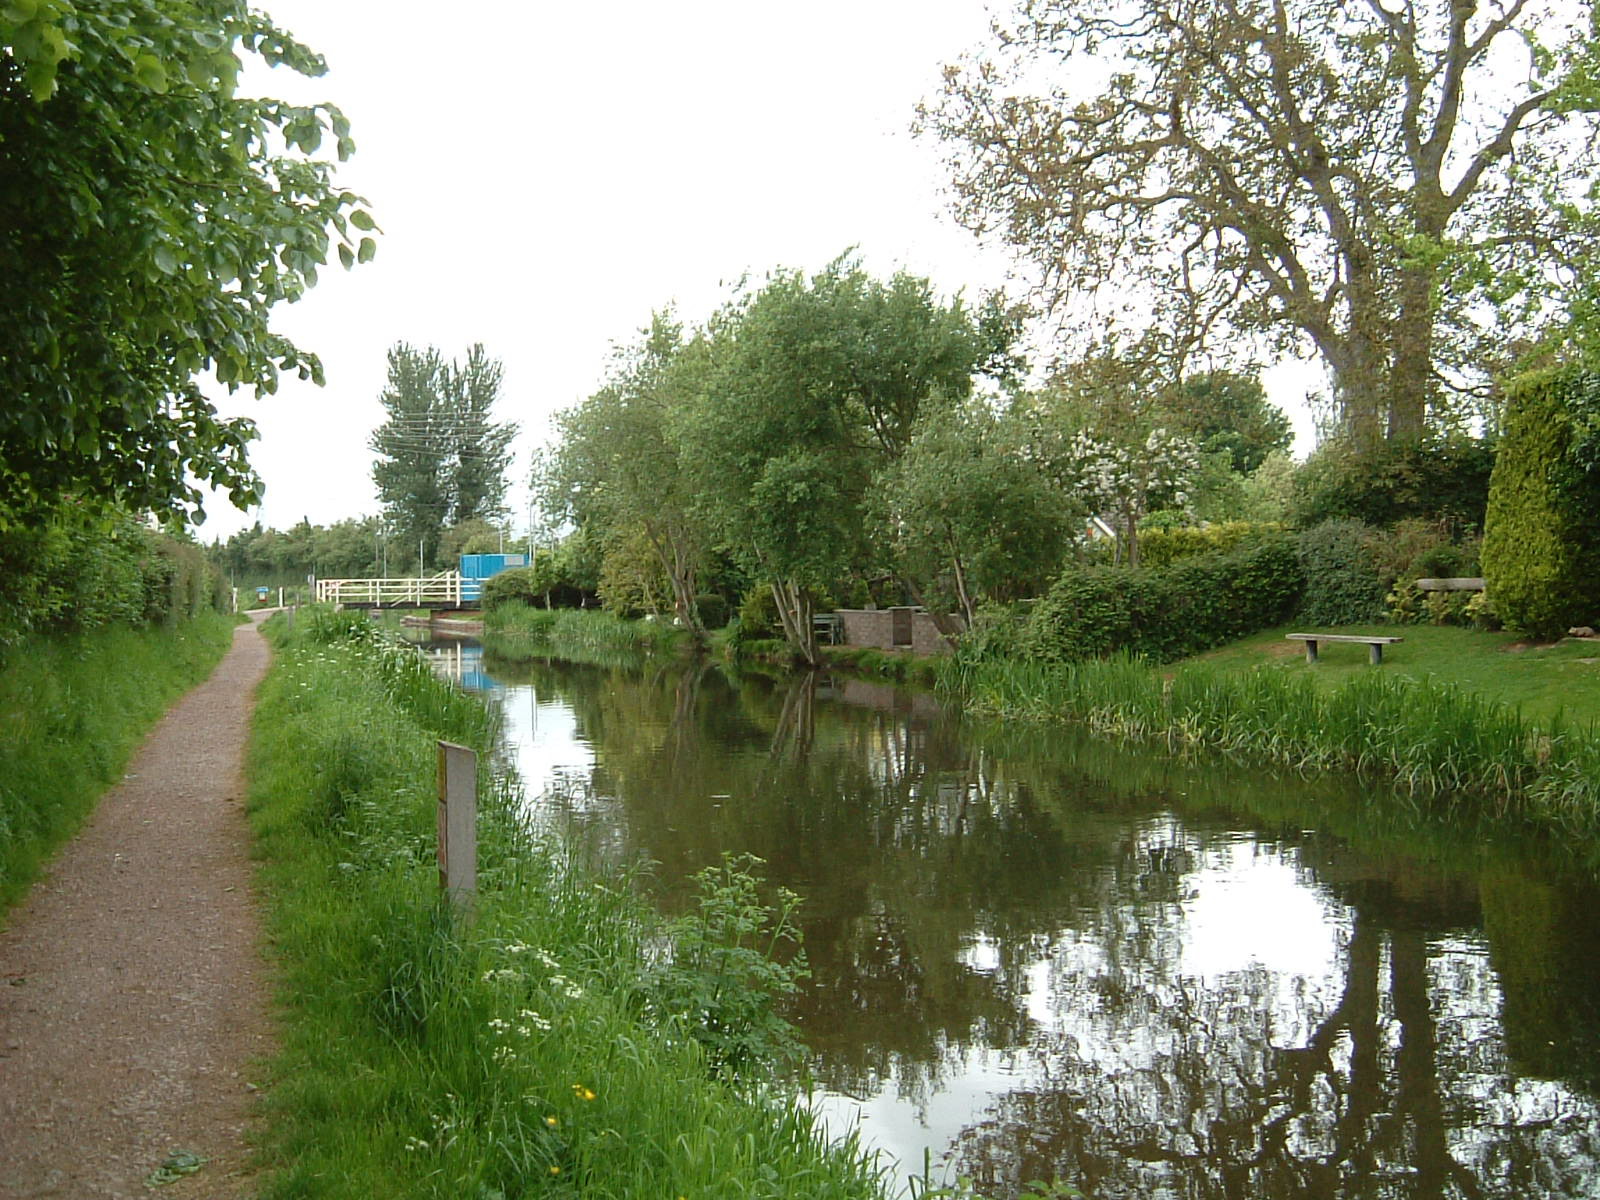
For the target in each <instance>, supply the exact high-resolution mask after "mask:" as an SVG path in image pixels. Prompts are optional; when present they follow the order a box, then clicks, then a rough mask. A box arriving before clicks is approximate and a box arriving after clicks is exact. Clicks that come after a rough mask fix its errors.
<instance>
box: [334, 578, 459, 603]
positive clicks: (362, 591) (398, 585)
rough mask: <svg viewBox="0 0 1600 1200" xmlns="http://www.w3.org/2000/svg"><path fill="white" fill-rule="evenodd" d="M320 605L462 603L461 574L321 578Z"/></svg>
mask: <svg viewBox="0 0 1600 1200" xmlns="http://www.w3.org/2000/svg"><path fill="white" fill-rule="evenodd" d="M317 603H319V604H335V605H338V604H351V605H355V604H359V605H362V606H376V607H379V608H404V607H405V606H406V605H408V604H410V605H416V606H418V607H423V606H426V605H430V604H460V603H461V572H459V571H443V572H441V573H440V574H438V575H434V576H432V577H431V578H428V579H319V580H317Z"/></svg>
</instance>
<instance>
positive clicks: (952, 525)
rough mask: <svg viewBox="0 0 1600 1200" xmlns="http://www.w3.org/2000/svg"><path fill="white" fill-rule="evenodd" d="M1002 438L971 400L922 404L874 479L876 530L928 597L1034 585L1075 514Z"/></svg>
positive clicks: (1028, 591)
mask: <svg viewBox="0 0 1600 1200" xmlns="http://www.w3.org/2000/svg"><path fill="white" fill-rule="evenodd" d="M1015 449H1016V448H1015V446H1013V445H1010V444H1008V439H1007V436H1006V430H1005V428H1004V425H1003V423H1002V422H1001V420H1000V419H999V418H997V417H996V416H995V415H994V414H993V413H992V412H991V411H990V410H989V408H988V407H987V406H985V405H983V404H981V403H967V404H952V405H942V406H938V407H934V406H929V408H928V410H927V411H926V412H925V413H924V415H923V416H922V418H921V419H920V420H919V423H918V425H917V427H916V432H915V433H914V434H913V436H912V438H911V442H910V445H909V446H907V448H906V451H905V453H904V454H903V455H901V456H900V458H899V459H898V460H897V461H896V462H894V463H892V464H891V465H890V466H889V467H888V468H887V469H886V470H885V471H884V472H882V473H881V474H880V475H879V477H878V479H877V481H876V483H875V486H874V490H875V493H876V495H875V499H874V507H875V508H876V509H877V510H878V520H879V527H880V528H881V529H882V531H883V533H882V540H883V541H884V542H886V543H888V544H889V545H891V546H892V547H893V548H894V551H895V557H896V561H897V564H898V565H899V567H900V569H901V571H902V572H903V574H904V576H905V577H906V578H908V579H911V580H914V581H915V582H916V584H917V586H918V588H919V590H920V591H921V593H922V596H923V598H924V599H925V601H926V603H928V604H929V605H937V606H938V607H939V608H940V609H941V610H948V609H950V608H955V607H959V608H960V610H961V612H962V613H963V615H964V616H965V617H966V619H967V620H968V621H969V622H970V621H971V619H972V618H973V616H974V613H975V611H976V608H977V605H978V604H979V602H980V601H982V600H993V601H997V602H1000V603H1005V602H1007V601H1010V600H1016V599H1020V598H1021V597H1023V596H1033V595H1037V594H1038V593H1039V592H1040V591H1041V590H1042V588H1043V586H1044V584H1045V582H1046V581H1047V580H1048V578H1049V575H1050V572H1051V571H1053V570H1054V569H1055V568H1056V566H1057V565H1058V564H1059V563H1060V561H1061V559H1062V557H1063V555H1064V553H1065V551H1066V547H1067V544H1068V542H1069V540H1070V538H1071V537H1072V534H1073V533H1074V532H1075V529H1076V525H1077V523H1078V521H1079V520H1081V519H1082V516H1083V508H1082V506H1081V504H1078V503H1077V502H1076V500H1075V498H1073V497H1063V496H1062V495H1060V494H1059V493H1058V492H1056V491H1055V489H1053V488H1052V487H1051V486H1050V484H1049V482H1048V480H1047V479H1046V478H1045V476H1044V475H1043V474H1041V473H1040V472H1039V471H1038V470H1036V469H1035V468H1034V467H1033V466H1032V465H1030V464H1029V463H1027V462H1025V461H1024V460H1023V459H1022V458H1021V457H1020V456H1018V455H1017V454H1016V452H1015Z"/></svg>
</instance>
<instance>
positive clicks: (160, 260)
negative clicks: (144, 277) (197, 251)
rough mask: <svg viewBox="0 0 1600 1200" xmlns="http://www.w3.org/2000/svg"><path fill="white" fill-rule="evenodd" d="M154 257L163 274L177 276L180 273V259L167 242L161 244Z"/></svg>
mask: <svg viewBox="0 0 1600 1200" xmlns="http://www.w3.org/2000/svg"><path fill="white" fill-rule="evenodd" d="M154 257H155V260H156V266H157V267H159V268H160V269H161V272H162V273H163V274H165V275H176V274H177V273H178V257H177V255H175V254H173V252H172V247H171V246H169V245H167V244H166V243H165V242H163V243H161V245H159V246H157V247H156V252H155V256H154Z"/></svg>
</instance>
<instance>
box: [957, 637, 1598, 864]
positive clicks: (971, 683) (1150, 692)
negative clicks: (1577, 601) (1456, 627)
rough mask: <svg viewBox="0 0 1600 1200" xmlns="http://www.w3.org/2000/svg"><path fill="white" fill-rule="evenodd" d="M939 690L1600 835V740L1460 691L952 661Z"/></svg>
mask: <svg viewBox="0 0 1600 1200" xmlns="http://www.w3.org/2000/svg"><path fill="white" fill-rule="evenodd" d="M941 687H942V688H943V689H944V690H945V691H946V692H949V693H954V694H957V695H959V696H960V697H961V698H962V699H963V700H964V702H965V703H967V704H968V705H969V706H970V707H971V708H973V709H974V710H976V711H978V712H980V713H986V714H990V715H999V716H1006V717H1020V718H1028V719H1034V720H1071V721H1079V722H1082V723H1083V724H1084V725H1086V726H1087V727H1088V728H1089V729H1091V730H1092V731H1094V732H1096V733H1100V734H1104V735H1108V736H1114V737H1126V738H1141V739H1159V740H1161V741H1163V742H1165V743H1166V745H1167V746H1168V747H1170V748H1172V749H1188V748H1197V749H1198V748H1203V749H1209V750H1215V751H1220V752H1222V753H1224V754H1228V755H1232V756H1237V757H1241V758H1247V759H1253V760H1256V761H1264V762H1273V763H1279V764H1282V765H1286V766H1289V767H1293V768H1296V769H1302V770H1326V769H1349V770H1355V771H1360V772H1370V773H1374V774H1377V775H1381V776H1384V777H1387V778H1390V779H1392V780H1393V781H1394V782H1395V783H1396V784H1397V785H1398V786H1399V787H1400V788H1402V789H1403V790H1405V791H1407V792H1409V793H1411V794H1413V795H1418V796H1427V797H1432V798H1434V800H1435V801H1436V802H1437V803H1442V804H1445V805H1454V804H1457V803H1459V802H1461V801H1463V800H1466V799H1468V798H1476V799H1477V800H1479V801H1487V802H1489V803H1490V804H1491V805H1492V806H1493V807H1494V808H1495V809H1496V810H1497V811H1499V812H1501V813H1506V814H1512V815H1517V816H1520V817H1524V818H1527V819H1530V820H1533V821H1536V822H1538V823H1540V824H1545V825H1551V826H1555V827H1557V828H1561V829H1566V830H1571V831H1576V832H1583V833H1592V832H1595V831H1600V734H1597V732H1596V730H1595V729H1593V728H1579V727H1576V726H1572V725H1569V724H1567V723H1565V722H1561V721H1556V722H1554V723H1553V724H1551V725H1548V726H1538V725H1535V724H1533V723H1532V722H1530V721H1528V720H1526V719H1524V718H1523V717H1522V715H1521V714H1520V713H1519V712H1518V711H1517V710H1516V709H1514V708H1511V707H1509V706H1507V705H1504V704H1501V703H1499V702H1497V701H1494V700H1492V699H1488V698H1486V697H1483V696H1481V695H1478V694H1476V693H1474V692H1471V691H1468V690H1466V689H1464V688H1461V687H1458V686H1456V685H1453V684H1449V683H1440V682H1436V681H1431V680H1420V681H1419V680H1413V679H1406V678H1398V677H1394V676H1391V675H1387V674H1384V673H1382V672H1378V671H1371V672H1366V673H1363V674H1362V675H1359V676H1356V677H1354V678H1352V679H1350V680H1348V681H1346V682H1345V683H1343V684H1341V685H1340V686H1338V687H1337V688H1334V689H1331V690H1329V689H1322V688H1318V687H1317V686H1316V685H1315V684H1314V683H1313V681H1312V680H1311V679H1309V678H1308V677H1306V676H1303V675H1286V674H1283V673H1281V672H1273V671H1251V672H1243V673H1240V672H1236V671H1229V670H1226V669H1219V668H1216V667H1213V666H1210V665H1208V664H1205V663H1193V664H1186V665H1184V666H1182V667H1180V668H1178V669H1177V670H1175V671H1171V672H1164V671H1160V670H1156V669H1153V668H1151V667H1149V666H1147V665H1146V664H1145V663H1143V662H1142V661H1139V660H1135V659H1130V658H1126V657H1118V658H1112V659H1106V660H1092V661H1088V662H1083V663H1076V664H1066V665H1060V666H1055V665H1044V664H1036V663H1022V662H1015V661H1008V662H989V663H981V662H979V663H974V662H971V661H963V660H959V659H958V660H955V661H952V662H951V663H950V664H949V665H948V666H947V667H946V669H945V670H944V673H943V675H942V677H941Z"/></svg>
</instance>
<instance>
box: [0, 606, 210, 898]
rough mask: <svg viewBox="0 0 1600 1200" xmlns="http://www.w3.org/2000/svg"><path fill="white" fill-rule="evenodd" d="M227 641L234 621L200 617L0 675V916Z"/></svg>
mask: <svg viewBox="0 0 1600 1200" xmlns="http://www.w3.org/2000/svg"><path fill="white" fill-rule="evenodd" d="M232 637H233V618H232V617H224V616H221V615H219V614H216V613H206V614H204V615H202V616H200V617H197V618H195V619H194V620H192V621H187V622H184V623H183V624H180V625H177V626H175V627H172V628H155V629H126V628H103V629H97V630H94V631H92V632H89V633H82V634H75V635H73V636H70V637H62V638H57V639H50V640H44V639H34V640H32V641H29V642H25V643H23V644H22V645H20V646H18V647H16V648H15V649H13V650H12V651H11V652H10V654H9V655H8V657H7V660H6V665H5V666H4V668H3V669H0V913H3V912H5V911H6V910H7V909H9V908H10V907H11V906H12V905H13V904H15V903H16V901H17V900H19V899H20V898H21V897H22V896H23V895H24V894H25V893H26V892H27V890H28V888H29V886H30V885H31V884H32V883H33V881H34V880H35V879H37V878H38V875H39V872H40V870H41V868H42V866H43V864H44V863H45V862H46V861H48V859H49V857H50V855H51V854H52V853H53V852H54V851H55V849H56V848H57V847H59V846H60V845H61V843H62V842H64V841H65V840H66V839H67V838H68V837H70V836H71V835H72V834H73V832H74V831H76V830H77V828H78V827H79V825H81V824H82V822H83V819H84V817H85V816H86V815H87V814H88V813H89V812H90V811H91V810H92V809H93V808H94V806H95V804H96V802H97V801H98V800H99V799H100V797H101V796H102V795H104V794H105V791H106V789H107V788H108V787H109V786H110V785H111V784H112V783H114V782H115V781H116V780H117V779H118V778H119V777H120V776H121V774H122V769H123V767H124V766H125V765H126V764H127V761H128V759H129V758H130V757H131V756H132V754H133V751H134V749H135V748H136V747H137V746H138V744H139V742H140V741H141V740H142V739H143V737H144V735H145V734H146V733H147V732H148V731H149V730H150V728H151V726H153V725H154V724H155V723H156V721H157V720H159V719H160V717H161V715H162V714H163V713H165V712H166V710H167V708H168V706H169V705H171V703H172V702H173V701H174V700H176V699H177V698H178V697H179V696H181V695H183V693H184V692H186V691H188V690H189V689H190V688H191V687H193V686H194V685H195V684H197V683H199V682H200V681H201V680H203V679H205V678H206V676H208V675H209V674H211V672H212V670H213V669H214V668H215V667H216V665H217V663H218V662H219V661H220V660H221V658H222V656H223V654H224V653H225V652H226V651H227V648H228V646H229V645H230V644H231V642H232Z"/></svg>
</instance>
